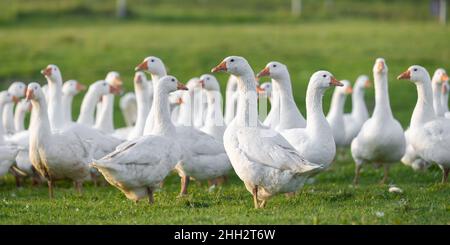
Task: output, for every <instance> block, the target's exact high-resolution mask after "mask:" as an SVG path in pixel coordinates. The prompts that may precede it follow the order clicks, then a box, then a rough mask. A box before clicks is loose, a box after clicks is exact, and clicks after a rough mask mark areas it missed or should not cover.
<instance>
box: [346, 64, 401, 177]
mask: <svg viewBox="0 0 450 245" xmlns="http://www.w3.org/2000/svg"><path fill="white" fill-rule="evenodd" d="M387 72H388V67H387V65H386V62H385V61H384V59H382V58H378V59H377V60H376V61H375V65H374V67H373V75H374V86H375V109H374V111H373V114H372V117H371V118H370V119H369V120H367V121H366V122H365V123H364V124H363V126H362V128H361V130H360V132H359V133H358V135H357V136H356V138H355V139H353V141H352V144H351V152H352V156H353V160H354V161H355V164H356V168H355V179H354V184H355V185H357V184H358V183H359V174H360V171H361V167H362V165H363V164H365V163H374V164H376V165H378V166H379V165H382V166H383V167H384V177H383V179H382V181H381V183H385V182H386V180H387V178H388V172H389V166H390V164H392V163H395V162H398V161H399V160H400V159H401V158H402V156H403V155H404V153H405V145H406V142H405V136H404V133H403V129H402V126H401V125H400V123H399V122H398V121H397V120H395V118H394V116H393V115H392V111H391V106H390V103H389V92H388V79H387Z"/></svg>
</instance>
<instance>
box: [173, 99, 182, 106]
mask: <svg viewBox="0 0 450 245" xmlns="http://www.w3.org/2000/svg"><path fill="white" fill-rule="evenodd" d="M175 103H177V104H178V105H181V104H183V99H182V98H178V99H177V101H176V102H175Z"/></svg>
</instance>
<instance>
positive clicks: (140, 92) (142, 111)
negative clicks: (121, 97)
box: [135, 89, 150, 133]
mask: <svg viewBox="0 0 450 245" xmlns="http://www.w3.org/2000/svg"><path fill="white" fill-rule="evenodd" d="M135 94H136V103H137V105H136V106H137V116H136V124H135V128H137V129H138V130H139V131H140V132H141V133H142V130H144V126H145V120H146V118H147V116H148V112H149V111H150V97H149V96H148V94H149V92H148V90H144V89H135Z"/></svg>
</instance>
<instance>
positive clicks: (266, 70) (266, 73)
mask: <svg viewBox="0 0 450 245" xmlns="http://www.w3.org/2000/svg"><path fill="white" fill-rule="evenodd" d="M267 76H270V69H269V67H266V68H264V69H262V71H260V72H259V73H258V74H257V75H256V77H257V78H260V77H267Z"/></svg>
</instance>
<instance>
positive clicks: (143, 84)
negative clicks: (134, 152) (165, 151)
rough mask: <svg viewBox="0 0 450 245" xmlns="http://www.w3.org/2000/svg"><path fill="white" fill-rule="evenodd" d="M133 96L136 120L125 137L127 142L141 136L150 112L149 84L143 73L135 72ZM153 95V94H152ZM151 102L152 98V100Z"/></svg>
mask: <svg viewBox="0 0 450 245" xmlns="http://www.w3.org/2000/svg"><path fill="white" fill-rule="evenodd" d="M133 82H134V94H135V95H136V103H137V118H136V124H135V125H134V127H133V129H132V130H131V132H130V133H129V134H128V136H127V140H132V139H136V138H138V137H140V136H142V135H143V133H144V127H145V120H146V119H147V116H148V113H149V111H150V106H151V105H150V97H149V96H148V94H149V93H150V91H149V90H150V89H152V92H153V88H152V87H150V82H148V81H147V78H146V76H145V73H144V72H136V74H135V75H134V79H133ZM152 94H153V93H152ZM152 100H153V98H152Z"/></svg>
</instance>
